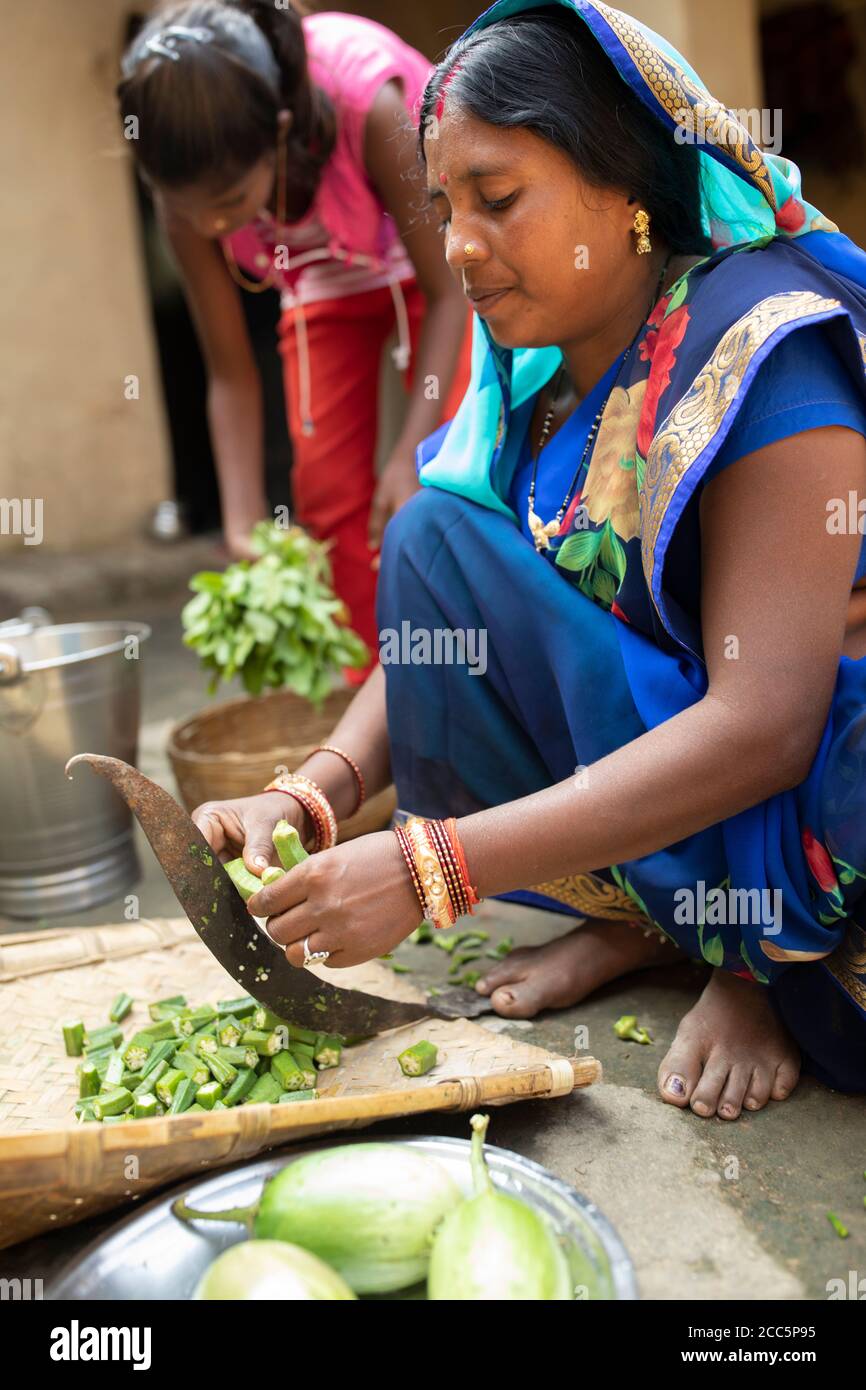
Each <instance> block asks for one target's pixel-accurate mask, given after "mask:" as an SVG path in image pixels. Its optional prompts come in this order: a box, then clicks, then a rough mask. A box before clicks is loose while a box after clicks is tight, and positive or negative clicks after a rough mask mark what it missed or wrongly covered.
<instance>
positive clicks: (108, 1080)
mask: <svg viewBox="0 0 866 1390" xmlns="http://www.w3.org/2000/svg"><path fill="white" fill-rule="evenodd" d="M125 1071H126V1068H125V1067H124V1065H123V1056H122V1055H121V1053H119V1052H114V1053H112V1055H111V1056H110V1057H109V1059H108V1066H107V1067H106V1068H105V1075H104V1077H103V1078H102V1085H103V1088H104V1089H105V1090H106V1091H107V1090H108V1089H109V1088H110V1087H114V1086H121V1085H122V1084H123V1075H124V1072H125Z"/></svg>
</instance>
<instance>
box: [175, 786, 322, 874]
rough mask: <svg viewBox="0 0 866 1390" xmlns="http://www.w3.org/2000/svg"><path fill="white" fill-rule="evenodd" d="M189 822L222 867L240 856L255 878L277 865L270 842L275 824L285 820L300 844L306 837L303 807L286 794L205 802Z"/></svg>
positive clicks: (307, 829)
mask: <svg viewBox="0 0 866 1390" xmlns="http://www.w3.org/2000/svg"><path fill="white" fill-rule="evenodd" d="M192 820H193V824H194V825H197V826H198V828H199V830H200V831H201V833H202V834H203V835H204V837H205V839H206V840H207V842H208V844H209V845H210V847H211V849H212V850H213V851H214V853H215V854H218V855H219V857H220V859H221V860H222V861H223V863H225V862H226V860H228V859H237V858H238V856H240V855H243V860H244V863H245V864H246V866H247V868H248V869H249V870H250V872H251V873H254V874H256V875H257V876H258V877H261V874H262V870H263V869H266V868H267V866H268V865H269V864H278V863H279V859H278V858H277V852H276V850H275V849H274V842H273V838H272V836H273V833H274V826H275V825H276V824H277V821H280V820H287V821H288V822H289V824H290V825H293V826H294V827H295V829H296V830H297V831H298V832H299V834H300V836H301V839H302V840H304V839H305V838H306V837H307V835H308V833H309V825H308V824H307V816H306V813H305V811H304V809H303V807H302V806H301V805H300V804H299V803H298V802H297V801H295V799H294V797H292V796H286V794H285V792H259V794H258V795H257V796H241V797H238V798H237V799H236V800H234V801H205V802H203V803H202V804H201V806H197V807H196V808H195V810H194V811H193V813H192Z"/></svg>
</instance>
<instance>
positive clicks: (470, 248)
mask: <svg viewBox="0 0 866 1390" xmlns="http://www.w3.org/2000/svg"><path fill="white" fill-rule="evenodd" d="M463 251H464V253H465V254H466V255H467V256H473V255H474V254H475V243H474V242H472V241H467V243H466V245H465V246H464V247H463Z"/></svg>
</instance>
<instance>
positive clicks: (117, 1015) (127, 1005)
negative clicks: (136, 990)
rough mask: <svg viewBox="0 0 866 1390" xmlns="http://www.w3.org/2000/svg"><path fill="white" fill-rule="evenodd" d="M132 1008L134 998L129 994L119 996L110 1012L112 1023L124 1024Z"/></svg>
mask: <svg viewBox="0 0 866 1390" xmlns="http://www.w3.org/2000/svg"><path fill="white" fill-rule="evenodd" d="M131 1008H132V997H131V996H130V995H129V994H118V996H117V998H116V999H115V1001H114V1003H113V1004H112V1006H111V1008H110V1009H109V1010H108V1017H109V1018H110V1019H111V1021H112V1023H122V1022H123V1020H124V1019H125V1018H126V1015H127V1014H128V1013H129V1011H130V1009H131Z"/></svg>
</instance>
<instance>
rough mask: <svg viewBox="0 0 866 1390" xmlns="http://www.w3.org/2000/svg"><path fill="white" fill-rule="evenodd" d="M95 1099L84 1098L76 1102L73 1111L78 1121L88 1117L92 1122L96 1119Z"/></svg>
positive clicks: (93, 1097) (91, 1097)
mask: <svg viewBox="0 0 866 1390" xmlns="http://www.w3.org/2000/svg"><path fill="white" fill-rule="evenodd" d="M95 1099H96V1097H95V1096H84V1097H82V1098H80V1099H79V1100H77V1101H76V1102H75V1105H74V1107H73V1109H74V1112H75V1117H76V1119H79V1120H80V1119H82V1118H84V1117H87V1118H88V1119H91V1120H92V1119H95V1118H96V1117H95V1116H94V1114H93V1102H94V1101H95Z"/></svg>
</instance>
